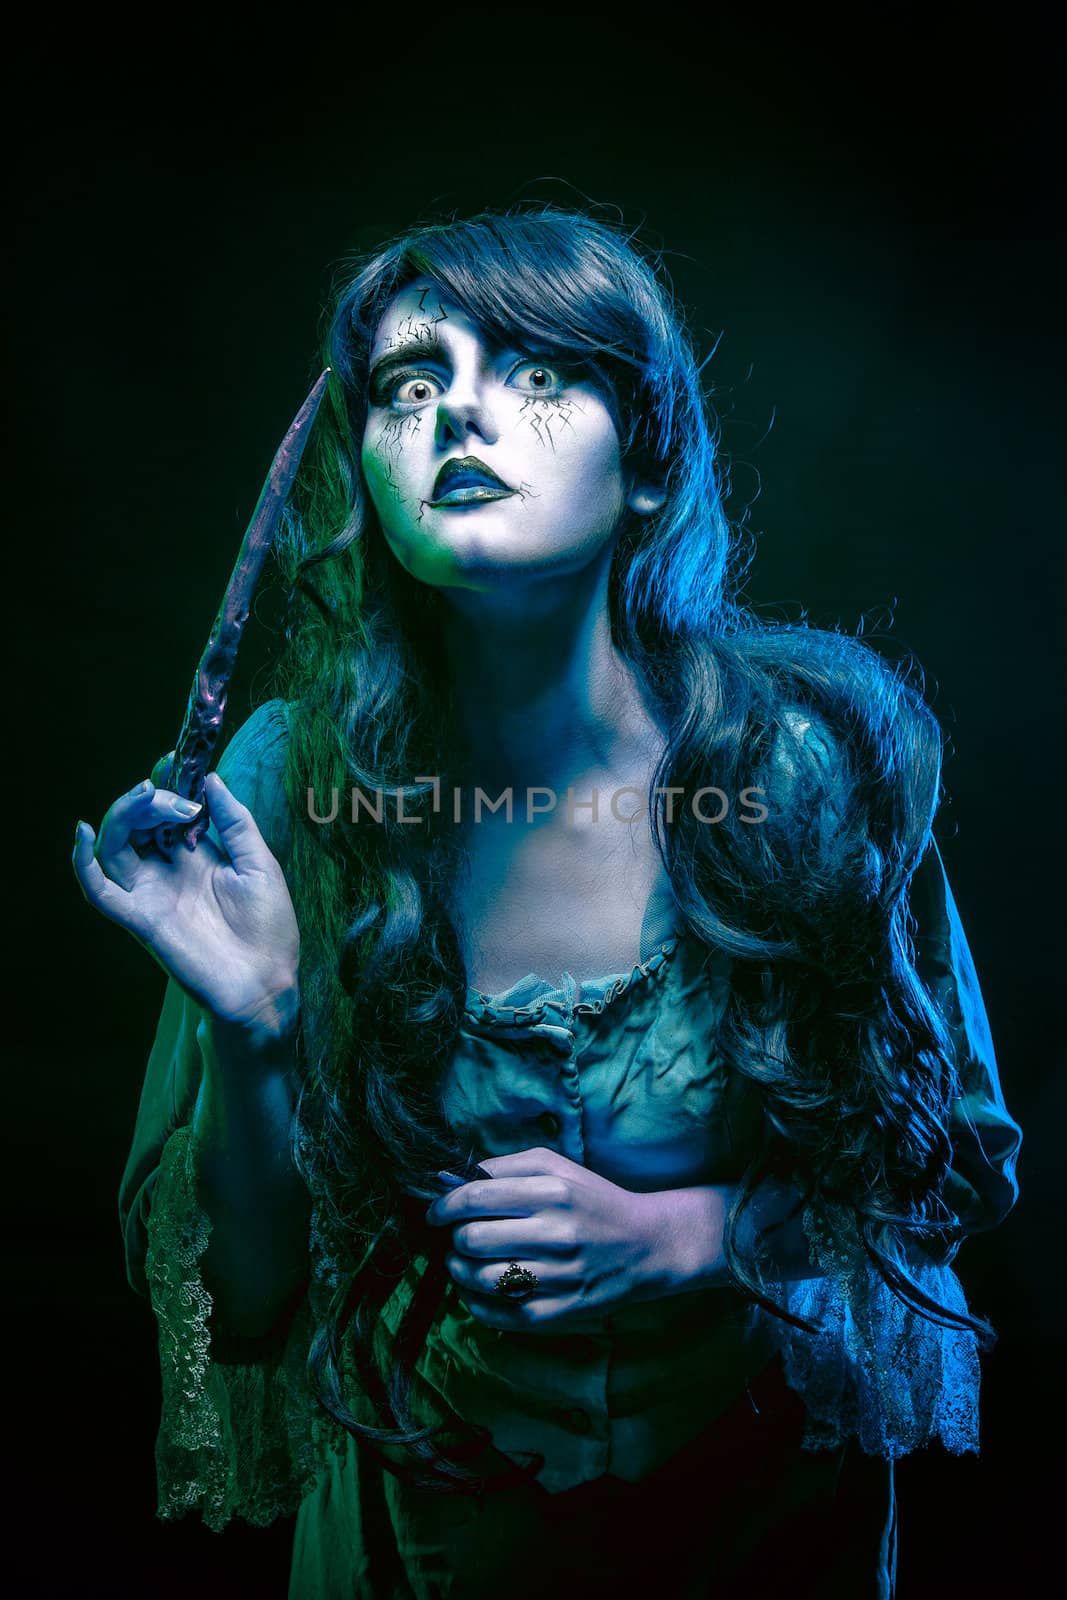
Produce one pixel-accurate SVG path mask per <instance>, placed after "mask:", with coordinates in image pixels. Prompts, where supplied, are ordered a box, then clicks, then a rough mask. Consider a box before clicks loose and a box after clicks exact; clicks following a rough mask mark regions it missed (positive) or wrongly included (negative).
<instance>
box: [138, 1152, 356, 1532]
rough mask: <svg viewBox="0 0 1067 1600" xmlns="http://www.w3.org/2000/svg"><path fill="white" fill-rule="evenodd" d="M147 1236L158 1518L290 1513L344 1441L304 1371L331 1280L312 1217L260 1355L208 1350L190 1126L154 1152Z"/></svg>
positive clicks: (259, 1520) (211, 1523) (202, 1226)
mask: <svg viewBox="0 0 1067 1600" xmlns="http://www.w3.org/2000/svg"><path fill="white" fill-rule="evenodd" d="M147 1233H148V1252H147V1261H146V1265H147V1275H148V1287H149V1294H150V1297H151V1302H152V1308H153V1310H154V1311H155V1314H156V1319H157V1321H158V1324H159V1358H160V1371H161V1376H162V1408H161V1417H160V1429H159V1436H158V1439H157V1443H156V1471H157V1478H158V1488H159V1499H158V1508H157V1514H158V1515H159V1516H160V1517H163V1518H175V1517H182V1516H184V1515H185V1514H186V1512H188V1511H190V1510H194V1509H195V1510H198V1511H199V1512H200V1513H201V1515H202V1517H203V1519H204V1521H205V1523H206V1524H207V1526H208V1527H209V1528H214V1529H216V1530H220V1529H221V1528H223V1527H224V1526H225V1525H226V1523H227V1522H229V1521H230V1519H231V1518H232V1517H235V1516H239V1517H243V1518H244V1519H245V1520H246V1521H248V1522H251V1523H254V1524H256V1525H259V1526H263V1525H265V1524H267V1523H269V1522H273V1521H274V1519H275V1518H276V1517H278V1516H287V1515H290V1514H291V1513H292V1512H294V1511H295V1510H296V1508H297V1506H298V1505H299V1504H300V1501H301V1500H302V1499H303V1498H304V1497H305V1495H306V1494H308V1493H309V1492H310V1490H311V1489H313V1488H314V1486H315V1482H316V1480H317V1478H318V1476H319V1475H320V1473H321V1472H322V1470H323V1468H324V1467H325V1466H326V1465H328V1462H329V1459H330V1454H331V1452H332V1451H333V1450H335V1449H339V1448H340V1447H341V1445H342V1438H341V1437H340V1430H338V1429H337V1428H336V1427H335V1426H334V1424H333V1423H332V1421H331V1420H330V1419H329V1418H328V1417H326V1415H325V1413H323V1412H322V1410H321V1408H319V1407H318V1406H316V1405H315V1404H314V1402H313V1401H312V1399H311V1396H310V1393H309V1391H308V1387H307V1381H306V1376H305V1364H306V1360H307V1350H308V1343H309V1338H310V1326H311V1317H312V1314H313V1304H312V1303H313V1302H315V1301H317V1300H318V1297H319V1292H318V1291H317V1290H316V1287H315V1286H316V1285H317V1284H321V1285H322V1286H323V1289H322V1292H325V1293H328V1292H329V1291H328V1284H329V1281H330V1279H331V1277H332V1276H334V1275H335V1273H334V1272H333V1271H331V1267H330V1264H329V1262H328V1261H327V1260H326V1259H325V1258H324V1252H325V1250H326V1245H325V1242H324V1240H323V1238H322V1235H321V1232H320V1231H319V1229H318V1227H317V1225H316V1224H315V1223H313V1227H312V1239H311V1245H312V1263H313V1271H312V1286H313V1288H312V1293H311V1295H310V1296H306V1297H305V1299H304V1301H303V1302H302V1303H301V1306H300V1308H299V1310H298V1312H297V1314H296V1316H295V1317H294V1319H293V1322H292V1324H291V1326H290V1327H289V1330H288V1332H287V1334H286V1336H285V1339H284V1342H283V1343H282V1344H281V1345H280V1346H279V1347H277V1348H275V1349H274V1350H273V1351H271V1352H270V1354H268V1355H267V1356H266V1357H264V1358H263V1359H260V1360H256V1361H245V1362H225V1363H224V1362H222V1361H220V1360H218V1359H217V1358H213V1356H212V1336H211V1327H210V1317H211V1309H212V1302H211V1296H210V1294H209V1293H208V1291H207V1289H206V1288H205V1286H204V1283H203V1279H202V1277H201V1273H200V1263H201V1260H202V1259H203V1256H204V1252H205V1251H206V1249H207V1245H208V1240H209V1237H210V1233H211V1223H210V1220H209V1218H208V1217H207V1216H206V1215H205V1213H204V1212H203V1211H202V1210H201V1209H200V1206H199V1203H198V1200H197V1188H196V1175H195V1147H194V1144H193V1139H192V1132H191V1129H190V1128H188V1127H183V1128H178V1129H177V1130H176V1131H175V1132H174V1133H173V1134H172V1135H171V1136H170V1138H169V1139H168V1141H167V1143H166V1145H165V1146H164V1148H163V1153H162V1157H161V1160H160V1167H159V1177H158V1181H157V1183H156V1187H155V1191H154V1194H153V1201H152V1208H151V1211H150V1213H149V1217H148V1224H147Z"/></svg>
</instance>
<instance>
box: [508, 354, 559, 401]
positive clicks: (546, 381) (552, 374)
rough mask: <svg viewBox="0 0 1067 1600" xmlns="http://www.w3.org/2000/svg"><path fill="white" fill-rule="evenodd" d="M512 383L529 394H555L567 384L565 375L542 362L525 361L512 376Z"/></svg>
mask: <svg viewBox="0 0 1067 1600" xmlns="http://www.w3.org/2000/svg"><path fill="white" fill-rule="evenodd" d="M511 382H512V383H514V384H515V386H516V388H518V389H522V390H524V391H525V392H526V393H527V394H554V393H555V392H556V390H557V389H562V388H563V386H564V383H565V379H564V377H563V374H562V373H561V372H559V371H558V370H557V369H556V368H555V367H546V366H545V365H544V364H543V363H542V362H540V361H524V362H523V363H522V365H521V366H519V367H516V368H515V369H514V371H513V372H512V374H511Z"/></svg>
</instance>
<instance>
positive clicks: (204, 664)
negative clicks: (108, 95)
mask: <svg viewBox="0 0 1067 1600" xmlns="http://www.w3.org/2000/svg"><path fill="white" fill-rule="evenodd" d="M329 376H330V368H329V367H327V368H326V370H325V372H323V373H320V375H319V377H318V378H316V380H315V382H314V384H313V385H312V388H311V391H310V393H309V394H308V397H307V399H306V400H305V401H304V404H303V405H302V406H301V407H300V410H299V411H298V412H297V414H296V416H295V417H294V418H293V421H292V425H291V426H290V428H289V431H288V433H287V434H286V435H285V438H284V439H283V440H282V442H281V444H280V445H279V446H278V452H277V454H276V455H275V457H274V460H273V462H272V463H271V468H270V471H269V472H268V473H267V476H266V479H265V481H264V484H263V488H262V490H261V492H260V496H259V503H258V504H257V506H256V509H255V511H254V512H253V513H252V520H251V522H250V523H249V524H248V527H247V528H246V530H245V536H244V538H243V540H242V541H241V548H240V550H239V552H238V555H237V560H236V561H235V563H234V568H233V571H232V573H231V574H230V580H229V582H228V583H227V585H226V589H225V592H224V594H223V596H222V604H221V606H220V607H219V611H218V616H217V617H216V618H215V622H214V625H213V627H212V629H211V632H210V634H209V635H208V641H207V645H206V647H205V649H204V653H203V655H202V656H201V657H200V663H199V665H198V666H197V669H196V672H195V674H194V675H193V683H192V688H191V689H190V691H189V703H188V705H187V707H186V711H185V721H184V722H183V724H182V731H181V733H180V734H179V735H178V743H177V744H176V746H175V748H174V755H173V757H172V759H171V762H170V766H169V772H168V773H167V774H164V775H163V778H162V784H161V786H162V787H163V788H169V789H172V790H173V791H174V793H175V794H180V795H182V796H183V797H184V798H185V799H187V800H195V801H197V802H198V803H199V805H200V806H201V807H202V809H201V811H200V812H199V814H198V815H197V816H195V817H194V818H193V819H192V821H191V822H183V823H165V824H164V825H163V826H161V827H159V828H157V829H156V832H155V843H156V846H157V848H158V849H159V850H160V851H161V853H162V854H164V855H167V856H168V857H169V855H170V851H171V849H172V848H173V846H174V844H175V842H176V841H177V840H178V839H183V838H184V841H185V844H186V846H187V847H188V849H190V850H195V848H196V843H197V840H198V839H199V838H200V835H201V834H202V833H203V832H204V829H205V828H206V827H207V825H208V822H209V821H210V817H209V816H208V808H207V796H206V794H205V792H204V779H205V777H206V776H207V773H208V771H209V770H210V766H211V760H212V757H213V756H214V753H215V746H216V745H217V744H218V740H219V734H220V733H221V732H222V717H223V713H224V711H225V710H226V696H227V693H228V691H229V687H230V680H231V678H232V677H233V669H234V665H235V663H236V660H237V647H238V645H239V644H240V642H241V635H242V633H243V632H244V626H245V623H246V622H247V621H248V617H249V613H250V612H251V609H252V598H253V596H254V594H255V592H256V585H257V583H258V582H259V578H260V574H261V573H262V571H263V566H264V563H265V562H266V559H267V556H268V554H269V553H270V549H271V546H272V544H273V543H274V536H275V534H276V533H277V531H278V524H279V522H280V521H281V516H282V511H283V509H284V507H285V502H286V500H287V499H288V498H289V492H290V490H291V489H292V487H293V480H294V479H295V477H296V473H297V468H298V467H299V466H300V459H301V457H302V456H303V454H304V446H305V445H306V444H307V440H308V435H309V434H310V432H311V426H312V424H313V422H314V421H315V416H316V413H317V412H318V409H319V406H320V404H321V403H322V397H323V395H324V394H325V393H326V383H327V380H328V379H329Z"/></svg>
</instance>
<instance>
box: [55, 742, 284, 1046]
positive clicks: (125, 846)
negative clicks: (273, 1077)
mask: <svg viewBox="0 0 1067 1600" xmlns="http://www.w3.org/2000/svg"><path fill="white" fill-rule="evenodd" d="M155 770H156V771H157V772H159V771H160V770H165V767H164V763H162V762H161V763H160V764H159V766H157V768H156V769H155ZM206 794H207V801H208V807H209V810H210V812H211V821H212V823H213V825H214V828H215V832H216V833H217V834H218V838H219V840H220V841H221V845H222V848H221V849H220V848H219V845H218V844H217V843H216V842H215V840H214V839H213V838H212V836H211V835H210V834H209V833H205V834H203V835H202V836H201V838H200V839H199V841H198V843H197V845H196V847H195V849H192V850H190V849H187V848H186V846H185V844H184V843H182V842H181V841H180V840H179V842H178V843H177V844H176V845H175V848H174V850H173V852H172V859H168V858H167V857H166V856H165V855H163V854H161V853H160V852H159V851H158V850H157V849H156V848H155V847H154V846H153V845H151V843H150V841H151V840H152V838H153V836H154V833H155V830H156V829H157V828H159V827H160V826H162V825H164V824H166V823H170V824H172V825H175V824H180V823H182V822H187V821H189V819H190V818H191V817H192V816H195V815H196V813H197V811H199V809H200V807H199V806H197V805H195V804H194V803H192V802H190V801H188V800H183V799H182V798H181V797H180V796H179V795H177V794H174V793H173V792H172V791H171V790H168V789H157V788H156V787H155V785H154V784H153V782H152V780H151V779H150V778H147V779H146V780H145V781H144V783H142V784H139V785H138V787H137V788H136V789H132V790H131V791H130V792H129V794H124V795H122V796H121V797H120V798H119V799H118V800H116V801H115V803H114V805H113V806H111V808H110V809H109V810H108V812H107V815H106V816H105V817H104V820H103V822H102V823H101V825H100V833H99V836H97V835H94V833H93V830H92V828H90V827H89V825H88V823H84V822H81V823H79V824H78V829H77V833H76V836H75V844H74V855H73V864H74V872H75V875H76V877H77V879H78V882H79V883H80V884H81V887H82V891H83V893H84V895H85V898H86V899H87V900H88V902H89V904H90V905H92V906H95V907H96V909H97V910H98V911H100V912H101V913H102V914H103V915H104V916H105V917H107V918H109V919H110V921H112V922H117V923H119V924H120V926H122V927H124V928H126V929H128V930H129V932H130V933H132V934H133V936H134V938H135V939H136V940H137V941H138V942H139V943H140V944H142V945H143V946H144V948H145V949H146V950H147V951H148V952H149V954H150V955H152V956H153V957H154V958H155V959H156V960H157V961H158V962H159V964H160V966H161V967H162V968H163V969H164V971H165V972H167V973H168V974H169V975H170V976H171V977H172V978H174V979H175V981H176V982H177V983H179V984H180V985H181V987H182V988H183V989H184V990H185V991H186V993H187V994H189V995H190V996H191V997H192V999H193V1000H194V1001H196V1003H197V1004H198V1005H199V1006H201V1007H202V1008H203V1009H204V1010H205V1012H207V1013H208V1014H209V1015H211V1016H212V1017H214V1018H215V1019H217V1020H219V1021H221V1022H227V1023H234V1024H238V1025H241V1026H245V1027H248V1028H249V1029H251V1030H253V1031H259V1030H264V1031H266V1032H278V1033H281V1032H285V1031H287V1030H288V1028H289V1027H290V1026H291V1025H292V1023H293V1021H294V1020H295V1014H296V1008H297V968H298V963H299V955H300V933H299V929H298V927H297V921H296V915H295V913H294V911H293V903H292V900H291V899H290V896H289V889H288V886H287V884H286V882H285V877H284V875H283V873H282V869H281V867H280V866H279V865H278V862H277V860H276V859H275V857H274V856H273V855H272V854H271V852H270V850H269V849H268V847H267V845H266V842H265V841H264V838H263V835H262V834H261V833H260V831H259V828H258V827H257V825H256V821H255V818H254V817H253V815H252V813H251V812H250V811H249V810H248V807H247V806H244V805H242V804H241V802H240V801H239V800H237V799H236V798H235V796H234V795H232V794H231V793H230V791H229V789H228V788H227V787H226V785H225V783H224V782H223V781H222V779H221V778H220V777H219V776H218V774H217V773H215V772H212V773H209V774H208V776H207V780H206ZM146 847H147V848H146ZM142 850H143V851H144V853H143V854H142V853H141V851H142Z"/></svg>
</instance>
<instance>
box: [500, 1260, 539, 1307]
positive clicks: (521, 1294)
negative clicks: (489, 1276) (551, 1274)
mask: <svg viewBox="0 0 1067 1600" xmlns="http://www.w3.org/2000/svg"><path fill="white" fill-rule="evenodd" d="M540 1283H541V1280H540V1278H539V1277H538V1276H537V1273H536V1272H531V1271H530V1269H529V1267H520V1266H519V1263H518V1262H517V1261H509V1262H508V1264H507V1266H506V1267H505V1268H504V1271H503V1272H502V1273H501V1275H500V1277H499V1278H498V1279H497V1284H496V1293H497V1294H503V1295H507V1297H508V1299H509V1300H528V1299H529V1298H530V1296H531V1295H532V1294H536V1293H537V1290H538V1287H539V1286H540Z"/></svg>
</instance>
